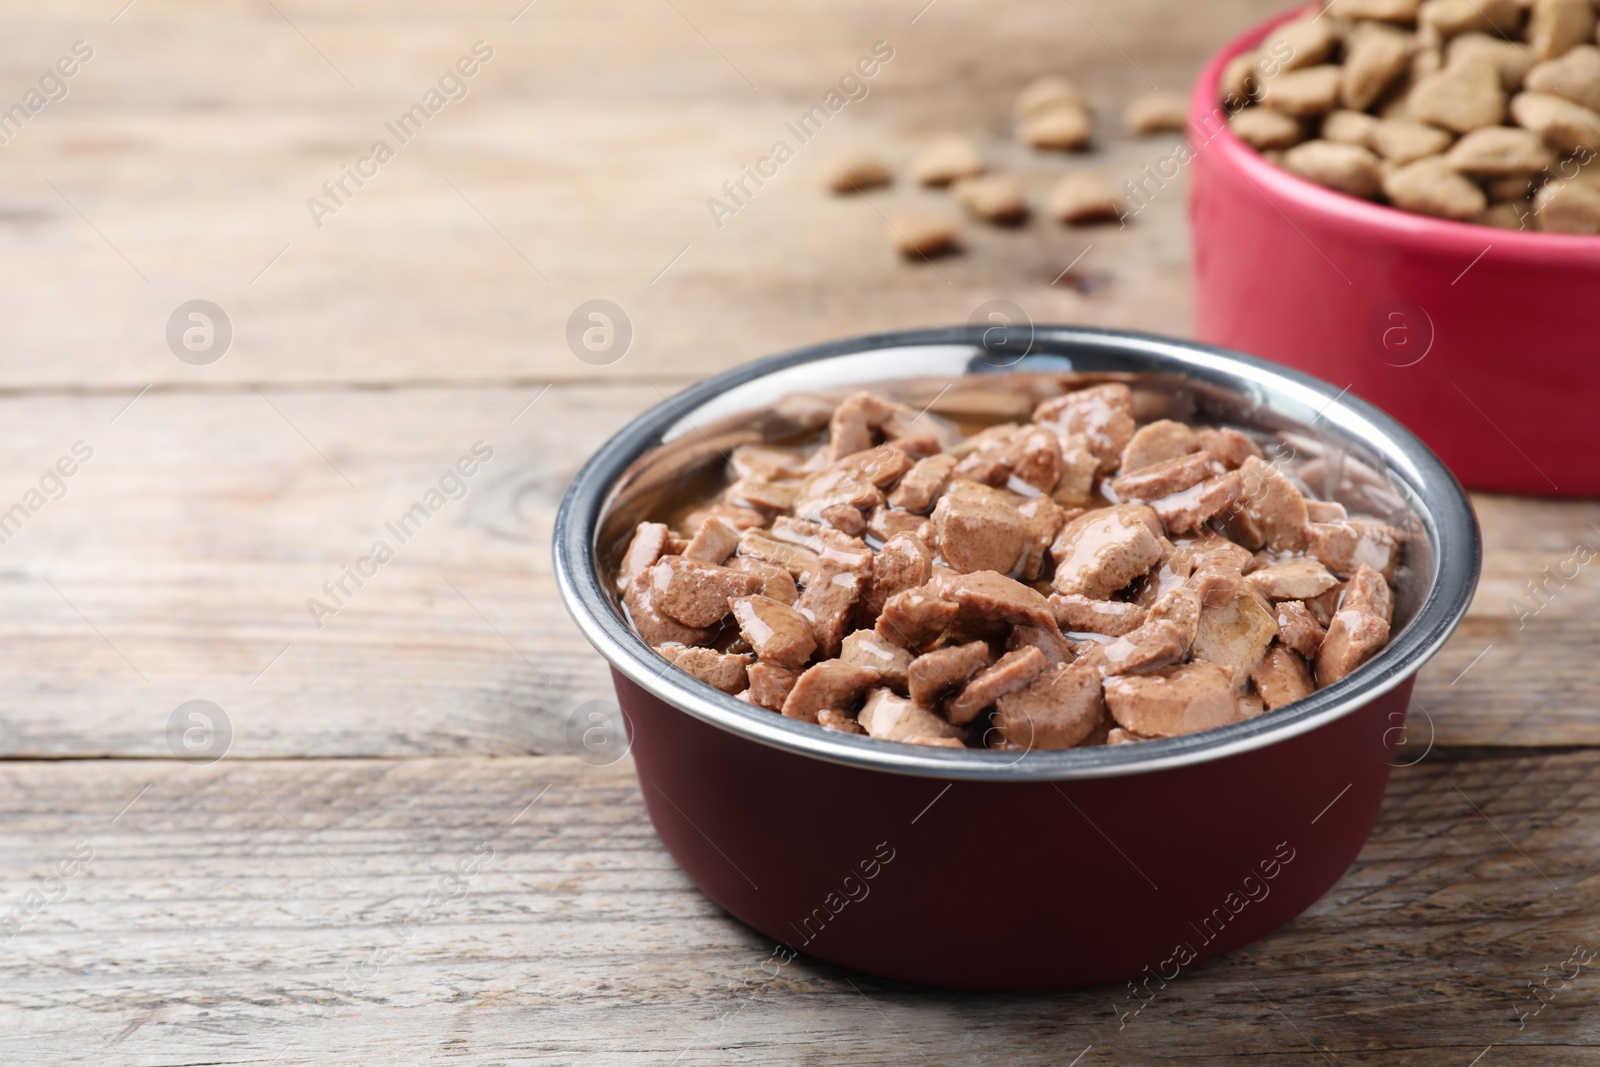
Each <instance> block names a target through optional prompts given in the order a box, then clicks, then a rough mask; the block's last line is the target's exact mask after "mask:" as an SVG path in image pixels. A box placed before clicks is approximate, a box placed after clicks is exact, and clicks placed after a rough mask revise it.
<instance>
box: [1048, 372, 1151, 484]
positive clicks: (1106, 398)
mask: <svg viewBox="0 0 1600 1067" xmlns="http://www.w3.org/2000/svg"><path fill="white" fill-rule="evenodd" d="M1033 421H1034V422H1036V423H1038V424H1039V425H1041V426H1048V427H1050V428H1052V429H1054V430H1055V431H1056V432H1057V433H1058V434H1060V435H1061V436H1062V437H1068V436H1070V435H1072V434H1075V433H1081V434H1083V435H1084V436H1085V437H1086V438H1088V441H1089V448H1090V450H1091V451H1093V452H1094V454H1095V456H1096V457H1097V458H1098V459H1099V461H1100V463H1099V469H1100V471H1101V472H1102V473H1110V472H1111V471H1114V470H1116V469H1117V465H1118V464H1119V463H1121V462H1122V450H1123V449H1125V448H1127V447H1128V442H1129V441H1131V440H1133V434H1134V429H1135V427H1134V421H1133V392H1132V391H1131V390H1130V389H1129V388H1128V387H1127V386H1126V385H1123V384H1122V383H1121V382H1111V383H1108V384H1106V385H1094V386H1090V387H1089V388H1087V389H1077V390H1074V391H1073V392H1070V393H1067V394H1066V395H1064V396H1058V397H1055V398H1054V399H1051V400H1046V401H1045V402H1044V403H1042V404H1040V405H1039V406H1038V407H1037V408H1035V409H1034V412H1033Z"/></svg>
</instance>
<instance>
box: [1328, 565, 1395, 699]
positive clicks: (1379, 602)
mask: <svg viewBox="0 0 1600 1067" xmlns="http://www.w3.org/2000/svg"><path fill="white" fill-rule="evenodd" d="M1393 611H1394V600H1393V596H1392V594H1391V593H1390V592H1389V585H1388V583H1387V582H1385V581H1384V580H1383V577H1382V576H1381V575H1380V574H1378V572H1377V571H1375V570H1373V569H1372V568H1371V567H1368V566H1366V565H1365V564H1362V565H1360V566H1358V567H1357V568H1356V571H1355V573H1354V574H1352V575H1351V576H1350V580H1349V581H1348V582H1346V583H1345V588H1344V595H1343V596H1342V597H1341V598H1340V600H1339V608H1338V610H1337V611H1335V612H1334V613H1333V619H1332V621H1330V622H1329V623H1328V633H1327V636H1325V637H1324V638H1323V639H1322V647H1321V648H1319V649H1318V650H1317V657H1316V664H1317V682H1318V684H1320V685H1332V684H1333V683H1334V682H1337V681H1338V680H1339V679H1341V678H1343V677H1345V676H1346V675H1348V674H1349V673H1350V672H1351V671H1353V670H1355V669H1356V668H1357V667H1359V666H1361V665H1362V664H1363V663H1365V662H1366V661H1367V660H1369V659H1371V658H1372V655H1373V653H1375V652H1377V651H1378V649H1380V648H1382V647H1383V646H1384V645H1385V644H1387V643H1388V641H1389V619H1390V617H1391V615H1392V614H1393Z"/></svg>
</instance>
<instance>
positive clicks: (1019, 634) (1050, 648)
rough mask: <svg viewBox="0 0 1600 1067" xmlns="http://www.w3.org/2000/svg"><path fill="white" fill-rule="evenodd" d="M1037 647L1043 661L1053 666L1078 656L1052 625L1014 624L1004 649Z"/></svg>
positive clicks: (1070, 660)
mask: <svg viewBox="0 0 1600 1067" xmlns="http://www.w3.org/2000/svg"><path fill="white" fill-rule="evenodd" d="M1025 648H1037V649H1038V650H1039V651H1040V652H1041V653H1042V654H1043V655H1044V658H1045V662H1046V663H1048V664H1049V665H1050V666H1052V667H1054V666H1055V665H1056V664H1058V663H1071V662H1073V661H1074V660H1075V659H1077V658H1078V652H1077V649H1076V648H1075V647H1074V645H1073V643H1072V642H1071V641H1069V640H1067V639H1066V638H1065V637H1063V636H1061V631H1059V630H1057V629H1056V628H1055V627H1054V626H1049V627H1046V626H1014V627H1012V628H1011V634H1010V636H1008V637H1007V638H1006V651H1008V652H1015V651H1017V650H1018V649H1025Z"/></svg>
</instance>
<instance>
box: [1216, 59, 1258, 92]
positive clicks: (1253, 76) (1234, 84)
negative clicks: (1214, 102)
mask: <svg viewBox="0 0 1600 1067" xmlns="http://www.w3.org/2000/svg"><path fill="white" fill-rule="evenodd" d="M1260 62H1261V53H1259V52H1243V53H1241V54H1239V55H1236V56H1234V57H1233V58H1232V59H1230V60H1228V62H1227V65H1226V66H1224V67H1223V68H1222V78H1221V81H1220V82H1219V84H1218V86H1217V88H1218V91H1220V92H1221V93H1222V100H1223V102H1224V103H1228V104H1230V105H1231V102H1232V101H1235V100H1238V101H1241V102H1242V101H1245V100H1249V99H1250V98H1251V97H1252V96H1253V95H1255V92H1256V90H1257V89H1259V88H1260V87H1261V69H1260V65H1259V64H1260Z"/></svg>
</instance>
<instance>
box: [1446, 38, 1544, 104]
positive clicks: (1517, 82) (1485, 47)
mask: <svg viewBox="0 0 1600 1067" xmlns="http://www.w3.org/2000/svg"><path fill="white" fill-rule="evenodd" d="M1444 54H1445V59H1446V60H1447V61H1448V62H1450V63H1468V62H1472V61H1474V60H1479V61H1485V62H1489V63H1493V64H1494V68H1495V70H1497V71H1499V72H1500V88H1502V89H1504V90H1506V91H1507V92H1514V91H1515V90H1517V89H1519V88H1521V87H1522V79H1523V78H1526V77H1527V76H1528V70H1529V69H1530V68H1531V67H1532V65H1533V57H1532V56H1530V55H1529V54H1528V50H1527V49H1526V48H1524V47H1523V46H1522V44H1521V42H1518V41H1508V40H1506V39H1505V38H1503V37H1491V36H1490V35H1489V34H1487V33H1463V34H1462V35H1461V36H1460V37H1457V38H1455V39H1454V40H1452V41H1451V42H1450V44H1449V45H1448V46H1447V47H1446V48H1445V53H1444Z"/></svg>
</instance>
